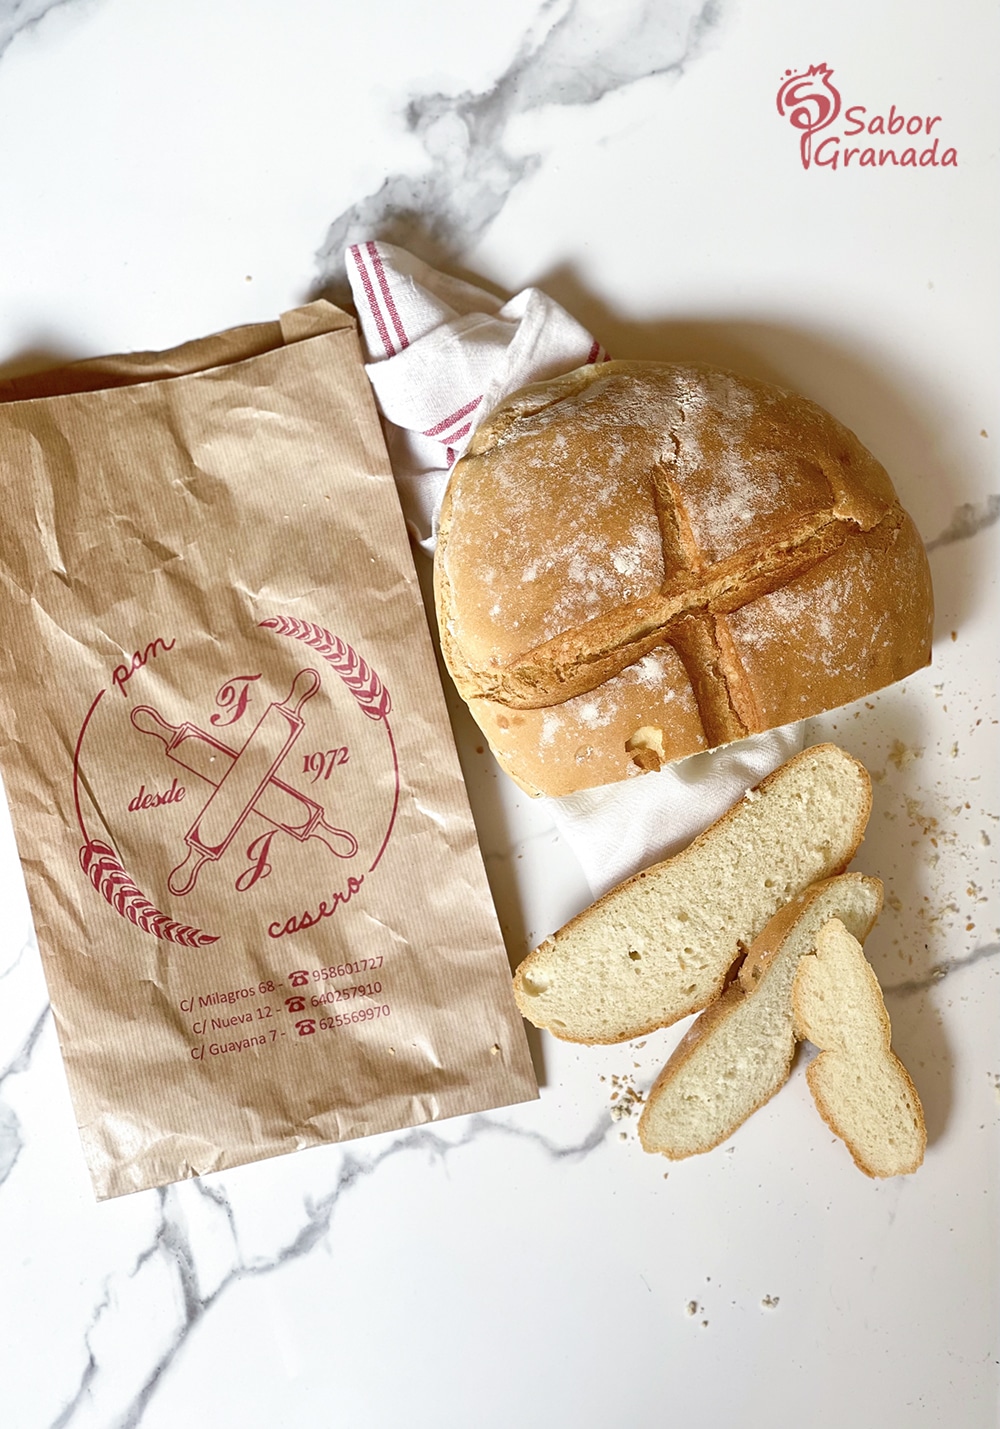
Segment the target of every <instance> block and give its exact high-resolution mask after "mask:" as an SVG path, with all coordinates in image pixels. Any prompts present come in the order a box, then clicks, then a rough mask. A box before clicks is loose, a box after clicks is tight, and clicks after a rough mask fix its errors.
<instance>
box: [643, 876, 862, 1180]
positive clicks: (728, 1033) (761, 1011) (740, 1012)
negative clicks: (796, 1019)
mask: <svg viewBox="0 0 1000 1429" xmlns="http://www.w3.org/2000/svg"><path fill="white" fill-rule="evenodd" d="M881 907H882V885H881V883H880V882H879V880H878V879H877V878H868V877H866V876H865V875H864V874H861V873H845V874H842V875H841V876H840V877H839V878H830V879H827V880H826V881H825V882H823V883H818V884H816V885H815V886H814V887H812V888H809V889H807V890H806V891H805V892H804V893H801V894H799V896H798V897H797V898H796V899H794V900H793V901H792V902H791V903H790V904H789V905H788V906H787V907H786V908H782V910H781V911H780V913H778V914H777V916H776V917H774V918H772V920H771V922H770V923H769V924H768V926H767V927H766V928H765V929H764V931H763V933H762V934H761V935H760V937H759V938H758V939H757V941H756V942H755V943H754V945H753V947H752V948H751V949H750V951H749V953H748V954H747V959H746V962H745V963H744V965H743V968H742V969H741V971H740V981H738V982H735V983H733V985H732V986H731V987H729V988H727V990H726V991H725V992H724V993H723V995H722V997H720V998H719V1000H718V1001H717V1002H715V1003H713V1004H712V1006H711V1007H709V1008H708V1010H707V1011H706V1012H704V1013H703V1014H702V1015H701V1017H699V1018H698V1020H697V1022H695V1023H694V1024H693V1025H692V1027H691V1028H690V1029H689V1030H688V1032H687V1034H686V1035H685V1036H684V1038H683V1039H682V1040H681V1042H680V1043H679V1044H678V1046H677V1048H676V1049H675V1051H674V1053H673V1056H672V1057H671V1058H670V1060H669V1062H668V1063H667V1065H666V1066H665V1067H664V1069H663V1071H662V1072H661V1073H660V1075H659V1077H658V1078H657V1079H656V1082H655V1083H654V1085H653V1088H652V1090H651V1092H650V1094H649V1097H648V1098H647V1101H646V1106H645V1109H644V1110H643V1113H642V1116H641V1117H640V1119H639V1139H640V1140H641V1142H642V1144H643V1147H644V1148H645V1149H646V1150H647V1151H658V1152H660V1153H662V1154H663V1155H664V1156H669V1157H670V1158H671V1159H672V1160H680V1159H682V1158H683V1157H685V1156H694V1155H696V1154H698V1153H699V1152H702V1151H711V1149H712V1147H713V1146H718V1145H719V1143H720V1142H722V1141H725V1140H726V1139H727V1138H728V1137H729V1136H731V1135H732V1133H733V1132H734V1131H735V1130H736V1128H737V1127H738V1126H740V1125H742V1123H743V1122H744V1121H746V1119H747V1117H748V1116H750V1115H751V1113H752V1112H755V1111H756V1110H757V1108H758V1107H760V1106H763V1105H764V1103H765V1102H766V1101H768V1100H769V1099H770V1098H771V1097H773V1096H774V1094H775V1092H776V1091H778V1089H779V1088H780V1087H782V1086H783V1085H784V1083H785V1082H786V1081H787V1080H788V1073H789V1071H790V1070H791V1065H792V1058H793V1057H794V1055H795V1029H794V1023H793V1015H792V987H793V984H794V981H795V972H796V968H797V967H798V965H799V960H800V959H801V958H803V957H805V956H806V955H807V954H809V953H811V952H812V951H813V949H814V948H815V947H816V941H817V938H818V937H819V934H820V929H821V928H822V927H823V926H824V924H826V923H828V922H829V921H830V919H831V918H834V917H836V918H840V919H841V920H842V922H843V924H844V925H846V927H848V928H849V929H850V930H851V932H852V934H853V935H854V936H856V937H857V938H858V940H859V941H860V940H861V939H863V938H865V937H867V935H868V933H869V931H870V930H871V928H872V926H873V925H874V923H875V920H876V918H877V917H878V915H879V911H880V909H881ZM748 965H750V967H751V969H752V973H753V975H752V976H748V977H747V978H746V979H745V980H744V979H743V973H744V971H745V970H746V969H747V966H748Z"/></svg>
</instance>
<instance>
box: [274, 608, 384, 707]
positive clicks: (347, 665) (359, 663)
mask: <svg viewBox="0 0 1000 1429" xmlns="http://www.w3.org/2000/svg"><path fill="white" fill-rule="evenodd" d="M260 624H261V627H262V628H263V629H264V630H275V631H277V633H278V634H279V635H287V636H289V637H290V638H291V639H293V640H301V641H302V642H303V644H305V645H308V646H309V647H310V649H312V650H315V651H316V653H317V655H321V656H322V657H323V659H324V660H325V661H326V663H327V664H328V665H331V666H332V667H333V669H334V670H335V671H336V672H337V674H338V675H339V676H340V678H341V679H342V680H343V682H344V684H345V685H346V686H347V688H348V689H349V690H350V692H351V694H352V695H353V696H354V698H355V699H356V700H357V702H358V704H359V705H360V706H361V709H362V711H363V713H364V714H366V715H367V716H368V718H369V719H385V718H386V716H387V715H388V713H389V711H390V710H391V709H392V700H391V699H390V697H389V691H388V690H387V689H386V688H385V686H384V685H383V683H382V681H381V680H380V679H379V677H378V675H376V673H375V671H374V670H373V669H372V668H371V666H370V665H369V664H368V662H367V661H365V660H362V658H361V656H360V655H359V654H358V652H357V651H356V650H355V649H353V647H352V646H350V645H348V643H347V641H346V640H341V639H339V638H338V637H337V636H336V635H331V634H330V632H329V630H324V628H323V626H322V625H313V624H312V623H311V622H310V621H308V620H297V619H296V618H295V617H294V616H291V615H273V616H271V617H269V619H267V620H262V621H261V622H260Z"/></svg>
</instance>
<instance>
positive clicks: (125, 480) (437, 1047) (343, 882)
mask: <svg viewBox="0 0 1000 1429" xmlns="http://www.w3.org/2000/svg"><path fill="white" fill-rule="evenodd" d="M0 462H2V466H3V485H4V493H5V519H4V522H3V526H2V531H0V610H2V616H3V638H2V641H0V766H2V770H3V775H4V778H5V780H6V785H7V790H8V794H9V798H10V802H11V806H12V815H13V820H14V826H15V832H16V835H17V840H18V847H19V850H20V853H21V857H22V861H23V865H24V869H25V876H26V879H27V883H28V891H29V895H30V898H31V904H32V909H33V912H34V918H35V925H36V928H37V931H38V939H39V944H40V947H41V951H42V957H43V961H44V965H45V972H46V977H47V980H48V984H49V990H50V993H51V998H52V1004H53V1009H54V1013H55V1018H56V1025H57V1028H58V1032H59V1039H60V1044H61V1047H62V1051H63V1056H64V1059H65V1063H66V1068H67V1073H68V1076H69V1082H70V1089H71V1092H72V1096H73V1101H74V1105H75V1109H76V1114H77V1118H78V1121H79V1124H80V1132H81V1136H82V1139H83V1145H84V1150H85V1153H86V1157H87V1161H88V1164H89V1167H90V1172H91V1176H92V1178H93V1182H94V1187H95V1189H96V1192H97V1194H98V1196H100V1197H106V1196H115V1195H120V1194H122V1193H124V1192H128V1191H134V1190H139V1189H141V1188H144V1187H149V1186H156V1185H162V1184H164V1183H166V1182H170V1181H175V1180H178V1179H181V1178H183V1177H187V1176H192V1175H198V1174H200V1173H202V1172H206V1171H212V1170H218V1169H221V1168H224V1167H232V1166H236V1165H239V1164H241V1163H243V1162H248V1161H253V1160H257V1159H260V1158H263V1157H267V1156H273V1155H278V1154H280V1153H282V1152H286V1151H292V1150H297V1149H299V1148H302V1147H306V1146H310V1145H315V1144H317V1143H321V1142H329V1141H340V1140H345V1139H347V1138H350V1137H356V1136H363V1135H366V1134H368V1133H371V1132H377V1131H386V1130H390V1129H393V1128H398V1127H404V1126H412V1125H416V1124H418V1123H421V1122H426V1121H430V1120H434V1119H437V1118H440V1117H447V1116H453V1115H455V1114H457V1113H462V1112H473V1111H478V1110H482V1109H485V1108H488V1107H495V1106H500V1105H504V1104H508V1103H511V1102H515V1101H521V1100H525V1099H528V1098H530V1097H533V1096H535V1095H536V1094H537V1093H536V1088H535V1082H534V1078H533V1075H532V1071H531V1065H530V1060H529V1058H528V1055H527V1049H526V1044H525V1040H524V1034H523V1030H522V1025H521V1019H520V1017H519V1016H518V1014H517V1011H516V1009H515V1007H514V1003H513V999H512V997H511V992H510V980H509V974H508V967H507V960H506V957H505V955H504V949H503V944H502V941H501V937H500V933H499V929H498V926H497V922H496V917H495V914H494V911H493V907H492V903H491V901H490V896H489V892H488V888H487V885H486V879H485V875H484V872H483V866H482V862H481V859H480V855H479V850H478V846H477V843H476V835H475V830H474V827H473V823H472V819H471V816H470V813H469V808H468V803H467V800H466V794H465V788H464V785H463V782H462V778H461V774H460V771H459V767H458V762H457V759H456V756H455V751H454V747H453V744H452V742H451V734H450V730H449V727H448V722H447V716H446V713H445V707H444V702H443V698H442V695H441V690H440V686H439V683H438V678H437V673H436V670H435V665H434V658H433V653H432V647H431V643H430V638H429V635H428V631H427V625H426V619H425V615H424V610H423V607H422V604H421V600H420V595H419V591H418V587H417V581H416V576H415V572H414V569H413V565H412V561H411V556H410V551H409V546H408V543H407V538H406V533H405V529H404V525H403V519H402V516H401V514H400V511H399V507H398V504H397V499H396V493H395V488H394V485H393V480H392V474H391V471H390V468H389V464H388V459H387V457H386V452H385V447H384V445H383V441H382V435H381V431H380V428H379V424H378V419H377V416H376V413H375V410H374V406H373V403H372V398H371V394H370V390H369V387H368V382H367V379H366V377H365V374H364V370H363V367H362V364H361V359H360V355H359V352H358V348H357V343H356V340H355V335H354V330H353V323H352V321H351V319H350V318H349V317H348V316H347V315H346V314H344V313H342V312H340V311H339V310H338V309H336V308H334V307H332V306H331V305H330V304H327V303H313V304H310V305H309V306H308V307H305V308H302V309H299V310H297V311H295V312H292V313H289V314H287V315H286V316H285V317H283V318H282V319H281V322H280V323H273V324H261V325H258V326H255V327H250V328H245V329H237V330H235V331H233V332H229V333H224V334H221V335H219V336H217V337H214V338H208V339H205V340H204V341H201V342H194V343H189V344H187V345H185V346H184V347H182V348H178V349H175V350H174V351H172V352H169V353H160V354H157V353H147V354H136V355H133V356H126V357H119V358H109V359H102V360H99V361H96V362H87V363H80V364H76V365H75V366H74V367H71V368H65V369H63V370H62V371H61V372H56V373H48V374H43V375H42V376H40V377H30V378H23V379H17V380H15V381H12V382H8V383H6V384H2V385H0Z"/></svg>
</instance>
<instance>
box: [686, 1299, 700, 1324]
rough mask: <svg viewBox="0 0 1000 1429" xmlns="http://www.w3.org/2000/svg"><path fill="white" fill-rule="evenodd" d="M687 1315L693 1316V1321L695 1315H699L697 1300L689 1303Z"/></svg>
mask: <svg viewBox="0 0 1000 1429" xmlns="http://www.w3.org/2000/svg"><path fill="white" fill-rule="evenodd" d="M687 1313H688V1314H689V1315H690V1316H691V1318H692V1319H693V1318H694V1316H695V1315H697V1313H698V1302H697V1300H689V1301H688V1302H687Z"/></svg>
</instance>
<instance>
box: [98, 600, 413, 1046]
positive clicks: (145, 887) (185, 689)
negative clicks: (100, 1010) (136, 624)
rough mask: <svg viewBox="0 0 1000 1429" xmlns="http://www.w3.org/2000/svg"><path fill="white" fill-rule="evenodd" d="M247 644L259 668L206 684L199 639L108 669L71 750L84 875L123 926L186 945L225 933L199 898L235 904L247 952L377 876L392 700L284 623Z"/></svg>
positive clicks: (282, 619) (357, 659)
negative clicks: (255, 941)
mask: <svg viewBox="0 0 1000 1429" xmlns="http://www.w3.org/2000/svg"><path fill="white" fill-rule="evenodd" d="M192 646H193V648H192ZM246 646H247V650H246V653H247V655H248V656H252V659H253V665H252V666H251V665H250V664H249V662H248V665H246V666H242V667H241V668H237V669H235V670H232V671H230V672H226V673H225V675H224V678H223V679H222V680H221V681H219V680H218V679H217V680H216V681H214V682H212V683H207V682H206V680H205V678H204V675H203V674H202V673H201V672H202V669H203V665H204V654H203V652H202V650H201V649H200V648H199V642H198V641H197V640H195V641H193V642H190V643H189V642H186V641H185V640H184V639H182V638H180V637H179V636H175V635H174V634H173V633H171V635H170V637H169V638H166V637H164V636H157V637H156V638H154V639H153V640H151V641H150V642H149V643H148V644H147V645H145V646H144V647H143V648H142V649H141V650H137V651H136V652H135V654H134V655H133V656H132V657H131V659H130V660H129V661H128V663H127V664H122V665H119V666H118V667H117V668H116V669H115V670H114V671H113V672H112V674H111V678H110V680H109V682H108V684H107V685H106V687H105V688H104V689H102V690H100V691H99V692H98V693H97V695H96V696H95V698H94V700H93V702H92V704H91V705H90V708H89V710H88V712H87V715H86V718H85V719H84V721H83V724H82V727H81V729H80V733H79V736H78V739H77V745H76V752H75V757H74V762H73V797H74V804H75V808H76V816H77V822H78V825H79V829H80V834H81V837H82V840H83V844H82V847H81V849H80V866H81V868H82V869H83V872H84V873H85V874H86V876H87V878H88V879H89V880H90V882H91V883H92V884H93V886H94V888H95V889H96V890H97V892H98V893H100V894H101V896H102V897H103V898H104V899H105V900H106V901H107V902H108V903H109V904H110V905H111V907H112V908H113V909H114V910H115V912H116V913H118V914H119V915H120V916H121V917H122V918H125V919H127V920H128V921H129V922H130V923H132V924H133V925H134V926H135V927H136V928H137V929H138V930H139V931H141V932H143V933H148V934H151V935H152V936H153V937H155V938H159V939H162V940H164V941H165V942H168V943H173V944H175V945H178V946H181V947H189V948H198V947H204V946H206V945H208V944H210V943H215V942H217V941H218V940H219V938H220V937H221V936H222V935H223V934H224V932H225V931H226V930H225V929H221V928H218V927H206V926H205V921H204V920H203V919H200V918H199V917H198V916H197V909H198V906H199V902H200V895H201V893H202V892H204V891H205V890H206V888H208V889H209V890H213V889H214V890H215V892H216V894H217V893H218V891H219V890H221V889H228V890H229V891H230V892H229V895H228V898H227V900H226V902H227V906H228V907H229V908H230V910H231V921H232V922H233V925H234V926H236V925H239V926H240V927H241V929H242V932H243V934H244V935H246V936H247V937H249V938H251V939H252V938H253V937H257V938H260V937H264V938H270V939H276V938H284V937H287V936H290V935H292V934H295V933H300V932H304V931H306V930H307V929H309V928H312V927H315V926H316V925H317V924H319V923H321V922H322V921H323V920H325V919H327V918H330V917H332V916H333V915H334V914H335V913H336V912H337V910H338V909H339V908H341V907H343V906H344V905H345V904H346V903H348V902H350V900H351V899H352V898H354V897H355V896H356V895H358V894H359V893H360V892H361V889H362V885H363V884H364V882H365V879H366V877H367V876H368V875H370V874H371V873H373V872H374V870H375V868H376V867H377V866H378V864H379V862H380V860H381V858H382V856H383V854H384V853H385V850H386V847H387V845H388V842H389V838H390V836H391V833H392V830H393V826H394V824H395V819H396V813H397V810H398V806H399V788H400V779H399V766H398V761H397V757H396V745H395V741H394V739H393V734H392V729H391V726H390V722H389V714H390V711H391V709H392V702H391V700H390V698H389V692H388V690H387V689H386V688H385V686H384V685H383V684H382V681H381V680H380V678H379V676H378V675H377V674H376V673H375V671H374V670H373V669H372V667H371V666H370V665H369V664H367V662H366V661H365V660H364V659H363V658H362V657H361V656H360V655H359V654H358V653H357V652H356V651H355V650H354V649H353V647H352V646H351V645H349V644H348V643H347V642H346V641H344V640H341V639H339V638H338V637H337V636H335V635H332V634H331V633H330V631H329V630H327V629H325V628H324V627H322V626H319V625H314V624H310V623H308V622H306V621H303V620H299V619H296V618H293V617H291V616H284V615H282V616H273V617H270V618H268V619H265V620H262V621H260V622H259V624H258V625H257V626H256V627H255V628H254V629H253V630H252V631H247V632H246ZM303 885H305V886H306V887H310V888H312V889H314V890H315V892H314V895H313V896H311V898H310V901H309V905H308V906H307V907H303V906H302V901H303V900H302V894H301V892H297V891H296V890H301V889H302V888H303ZM211 903H212V906H213V907H214V908H216V909H217V908H218V907H219V901H218V897H217V896H213V898H212V899H211ZM184 915H187V916H184ZM209 916H210V917H211V916H212V915H209ZM307 978H308V973H306V972H303V973H302V974H301V978H299V977H298V976H297V975H296V974H293V975H292V976H291V978H290V981H291V983H292V985H293V986H298V985H299V983H300V981H301V982H304V981H305V980H306V979H307ZM310 1030H311V1029H310Z"/></svg>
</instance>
